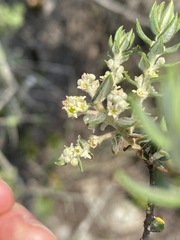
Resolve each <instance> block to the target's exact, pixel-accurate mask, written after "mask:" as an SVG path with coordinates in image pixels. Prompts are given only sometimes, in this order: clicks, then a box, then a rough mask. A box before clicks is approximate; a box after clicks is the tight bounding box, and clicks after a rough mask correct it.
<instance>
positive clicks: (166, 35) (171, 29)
mask: <svg viewBox="0 0 180 240" xmlns="http://www.w3.org/2000/svg"><path fill="white" fill-rule="evenodd" d="M177 29H178V13H177V14H176V15H175V16H174V18H173V19H172V20H171V22H170V23H169V24H168V25H167V27H166V28H165V29H164V31H163V32H162V33H161V34H160V37H162V38H163V42H164V43H167V42H169V41H170V40H171V39H172V38H173V37H174V35H175V34H176V32H177Z"/></svg>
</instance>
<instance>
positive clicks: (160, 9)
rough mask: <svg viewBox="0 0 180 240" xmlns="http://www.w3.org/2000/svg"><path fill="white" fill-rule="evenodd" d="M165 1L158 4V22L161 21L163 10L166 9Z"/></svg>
mask: <svg viewBox="0 0 180 240" xmlns="http://www.w3.org/2000/svg"><path fill="white" fill-rule="evenodd" d="M164 5H165V2H162V3H161V4H160V5H159V6H157V17H158V22H159V21H160V19H161V17H162V11H163V9H164Z"/></svg>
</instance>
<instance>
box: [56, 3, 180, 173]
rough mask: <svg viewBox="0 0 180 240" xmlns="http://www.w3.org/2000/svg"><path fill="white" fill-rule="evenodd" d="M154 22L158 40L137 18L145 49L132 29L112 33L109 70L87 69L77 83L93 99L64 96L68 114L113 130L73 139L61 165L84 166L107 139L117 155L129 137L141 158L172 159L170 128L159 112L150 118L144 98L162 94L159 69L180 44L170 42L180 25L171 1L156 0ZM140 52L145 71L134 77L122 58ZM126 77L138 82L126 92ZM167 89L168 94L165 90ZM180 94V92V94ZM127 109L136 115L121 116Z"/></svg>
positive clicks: (151, 21) (91, 125)
mask: <svg viewBox="0 0 180 240" xmlns="http://www.w3.org/2000/svg"><path fill="white" fill-rule="evenodd" d="M149 25H150V29H151V31H152V33H153V34H154V39H150V38H149V37H148V36H146V34H145V33H144V31H143V29H142V27H141V25H140V23H139V21H138V20H137V21H136V32H137V34H138V36H139V37H140V38H141V39H142V40H143V41H144V42H145V43H147V44H148V46H149V50H148V51H147V52H143V51H142V50H141V48H140V47H139V46H135V47H133V43H134V38H135V34H134V32H133V30H130V31H129V32H127V33H126V32H125V30H124V28H123V27H122V26H121V27H120V28H119V29H118V30H117V32H116V33H115V36H114V37H112V36H111V37H110V38H109V46H110V48H111V52H112V56H110V57H109V59H108V60H107V61H106V64H107V67H108V68H109V70H108V71H107V72H105V74H104V75H103V76H101V77H99V78H96V77H95V75H93V74H85V73H84V74H83V75H82V77H81V79H79V80H78V86H77V88H79V89H81V90H83V91H84V92H86V93H88V94H89V96H90V98H91V100H90V101H89V102H86V101H85V96H81V97H80V96H73V97H72V96H70V97H67V98H66V100H65V101H63V105H64V106H63V109H65V110H66V111H67V114H68V116H69V117H75V118H77V117H79V116H80V115H84V118H83V120H84V123H85V124H86V125H87V126H88V128H89V129H91V130H92V132H93V133H94V132H95V130H96V128H97V127H99V128H100V130H101V131H104V129H105V128H106V127H107V126H108V125H110V126H111V127H112V128H113V129H114V130H113V131H112V132H109V133H108V134H103V135H101V136H97V135H92V136H91V137H90V139H89V140H87V141H86V140H83V139H81V138H80V137H79V138H78V141H77V144H76V145H75V146H74V145H73V144H71V145H70V147H65V150H64V152H63V153H62V154H61V156H60V157H59V159H58V162H57V164H59V165H65V164H67V163H71V164H72V165H74V166H75V165H79V166H80V168H81V170H82V162H81V159H82V158H89V159H91V158H92V153H91V149H92V148H95V147H96V146H98V144H100V143H101V142H102V141H104V140H106V139H108V138H111V140H112V152H113V153H116V154H117V153H118V151H119V150H121V148H122V144H123V141H124V140H125V141H126V142H127V143H128V144H129V146H128V147H129V148H131V149H134V150H135V151H137V152H139V153H140V151H142V150H143V153H141V154H142V155H141V158H142V159H144V160H147V155H148V156H149V155H150V156H151V158H152V161H153V164H154V165H155V166H157V167H158V168H163V164H162V162H163V161H165V160H168V159H169V158H170V157H169V154H168V151H169V150H170V147H171V146H170V140H171V139H168V138H166V136H167V132H165V131H164V128H163V127H159V125H157V123H156V119H157V118H156V117H155V118H153V117H152V118H150V117H149V116H148V115H147V114H146V115H145V114H144V100H146V99H147V98H149V97H152V96H156V97H158V96H160V93H159V92H158V91H157V90H156V89H155V88H154V82H157V81H161V80H162V79H161V76H160V75H159V70H160V69H161V68H162V67H165V66H166V64H165V57H164V55H166V54H167V53H174V52H176V51H177V50H178V48H179V43H178V44H176V45H174V46H171V47H169V41H170V40H171V39H172V38H173V37H174V35H175V34H176V33H177V31H178V30H179V28H180V20H179V18H178V14H176V13H174V5H173V2H172V1H171V2H170V3H169V4H168V6H167V7H166V8H165V4H164V2H163V3H161V4H160V5H157V3H154V5H153V7H152V9H151V11H150V14H149ZM166 43H168V47H166ZM137 53H138V54H139V55H140V60H139V63H138V66H137V67H138V68H139V69H140V70H141V74H140V75H139V76H134V77H130V76H129V74H128V72H127V71H126V70H125V69H124V66H123V63H124V62H125V61H128V60H129V58H130V57H131V56H132V55H133V54H137ZM122 81H127V82H129V83H130V84H131V85H132V86H133V88H134V89H133V90H132V92H130V93H127V92H125V91H124V89H123V88H122V87H121V82H122ZM165 94H167V93H166V91H165ZM178 94H179V95H178V96H180V93H178ZM131 95H132V97H131V98H130V96H131ZM178 96H177V97H176V98H175V100H173V101H174V102H169V104H175V103H176V104H177V102H178V101H179V97H178ZM132 98H133V101H130V100H129V99H132ZM169 101H171V100H169ZM175 101H176V102H175ZM132 102H134V104H132ZM137 106H138V107H137ZM178 107H179V104H178ZM126 110H129V111H131V117H122V116H121V114H122V113H124V112H125V111H126ZM171 110H172V112H169V115H168V116H167V117H169V116H171V114H174V118H175V119H176V118H178V116H180V114H179V115H178V114H176V110H177V109H171ZM178 112H179V111H178ZM124 114H125V113H124ZM165 115H166V114H165ZM128 116H129V115H128ZM165 117H166V116H165ZM169 118H170V117H169ZM178 120H179V119H177V121H178ZM179 122H180V121H179ZM142 126H143V127H144V132H145V133H143V132H142V133H141V134H139V131H138V133H137V131H136V130H137V129H139V128H140V127H142ZM149 126H151V128H149ZM157 135H158V137H157ZM152 143H153V144H152ZM149 148H150V150H148V153H147V149H149Z"/></svg>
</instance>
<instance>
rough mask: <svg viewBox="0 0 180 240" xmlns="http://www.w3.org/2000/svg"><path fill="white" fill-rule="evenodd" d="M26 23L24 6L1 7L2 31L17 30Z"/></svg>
mask: <svg viewBox="0 0 180 240" xmlns="http://www.w3.org/2000/svg"><path fill="white" fill-rule="evenodd" d="M23 21H24V5H23V4H22V3H16V4H15V5H13V6H9V5H8V4H1V5H0V31H7V30H15V29H17V28H19V27H20V26H21V25H22V24H23Z"/></svg>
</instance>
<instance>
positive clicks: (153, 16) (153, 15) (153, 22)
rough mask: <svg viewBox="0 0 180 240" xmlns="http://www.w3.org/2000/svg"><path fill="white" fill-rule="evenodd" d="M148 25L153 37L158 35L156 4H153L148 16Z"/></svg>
mask: <svg viewBox="0 0 180 240" xmlns="http://www.w3.org/2000/svg"><path fill="white" fill-rule="evenodd" d="M149 25H150V29H151V31H152V32H153V33H154V34H155V35H158V34H159V33H160V29H159V26H158V6H157V3H156V2H155V3H154V4H153V6H152V8H151V11H150V14H149Z"/></svg>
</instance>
